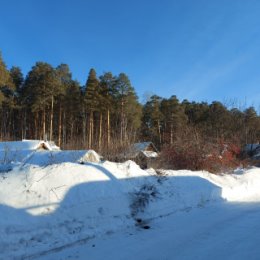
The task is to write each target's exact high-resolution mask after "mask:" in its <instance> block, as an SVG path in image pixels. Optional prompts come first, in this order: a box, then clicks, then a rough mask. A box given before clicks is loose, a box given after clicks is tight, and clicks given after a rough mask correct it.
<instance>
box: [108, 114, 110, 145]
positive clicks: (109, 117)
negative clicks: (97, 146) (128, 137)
mask: <svg viewBox="0 0 260 260" xmlns="http://www.w3.org/2000/svg"><path fill="white" fill-rule="evenodd" d="M109 147H110V111H109V109H108V110H107V148H109Z"/></svg>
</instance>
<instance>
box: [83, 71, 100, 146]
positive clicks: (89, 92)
mask: <svg viewBox="0 0 260 260" xmlns="http://www.w3.org/2000/svg"><path fill="white" fill-rule="evenodd" d="M98 86H99V81H98V79H97V76H96V71H95V70H94V69H93V68H92V69H90V71H89V75H88V79H87V82H86V91H85V105H86V112H87V113H88V115H89V117H88V119H89V120H88V147H89V148H92V147H93V141H94V112H95V111H98V110H99V107H98V106H99V93H98Z"/></svg>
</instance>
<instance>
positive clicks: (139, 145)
mask: <svg viewBox="0 0 260 260" xmlns="http://www.w3.org/2000/svg"><path fill="white" fill-rule="evenodd" d="M149 147H152V148H153V150H154V151H155V152H157V149H156V148H155V146H154V144H153V143H152V142H142V143H135V144H133V149H134V150H135V151H145V150H146V149H148V148H149Z"/></svg>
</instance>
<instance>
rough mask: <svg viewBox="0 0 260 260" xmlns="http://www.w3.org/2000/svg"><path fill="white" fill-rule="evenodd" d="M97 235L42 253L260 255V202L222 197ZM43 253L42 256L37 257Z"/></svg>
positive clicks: (163, 257)
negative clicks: (140, 224) (219, 200)
mask: <svg viewBox="0 0 260 260" xmlns="http://www.w3.org/2000/svg"><path fill="white" fill-rule="evenodd" d="M149 225H150V227H151V228H150V229H147V230H145V229H142V228H136V227H135V228H132V229H127V230H125V231H121V232H120V233H114V234H107V235H106V236H105V237H97V238H94V239H92V240H90V241H88V242H86V243H85V244H83V245H78V246H75V247H70V248H68V249H65V250H62V251H60V252H57V253H55V254H53V253H52V254H48V255H45V256H42V257H41V258H39V259H49V260H51V259H57V260H58V259H73V260H74V259H82V260H83V259H84V260H86V259H89V260H97V259H100V260H101V259H102V260H103V259H111V260H118V259H120V260H121V259H122V260H132V259H136V260H139V259H140V260H148V259H149V260H159V259H160V260H172V259H196V260H198V259H207V260H208V259H210V260H213V259H236V260H239V259H247V260H249V259H250V260H251V259H260V246H259V241H260V204H259V203H258V204H230V203H218V204H217V205H216V204H214V205H211V206H207V207H203V208H196V209H192V210H191V211H188V210H187V212H185V211H183V212H179V213H176V214H173V215H170V216H167V217H163V218H159V219H156V220H153V221H152V222H150V223H149ZM37 259H38V258H37Z"/></svg>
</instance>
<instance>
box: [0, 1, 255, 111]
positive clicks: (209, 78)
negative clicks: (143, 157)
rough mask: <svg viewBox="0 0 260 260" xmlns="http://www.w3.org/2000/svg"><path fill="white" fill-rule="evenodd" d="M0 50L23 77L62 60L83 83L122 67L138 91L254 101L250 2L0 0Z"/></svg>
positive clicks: (252, 8) (198, 98)
mask: <svg viewBox="0 0 260 260" xmlns="http://www.w3.org/2000/svg"><path fill="white" fill-rule="evenodd" d="M0 3H1V22H0V37H1V44H0V50H1V51H2V55H3V58H4V61H5V62H6V64H7V66H8V68H10V67H11V66H12V65H16V66H19V67H21V68H22V70H23V72H24V74H26V73H27V72H28V71H29V70H30V68H31V67H32V66H33V65H34V64H35V62H36V61H46V62H49V63H50V64H52V65H53V66H57V65H59V64H60V63H67V64H68V65H69V66H70V69H71V71H72V73H73V77H74V78H75V79H77V80H79V81H80V83H81V84H84V83H85V81H86V78H87V75H88V72H89V69H90V68H91V67H93V68H95V69H96V71H97V73H98V75H100V74H102V73H103V72H107V71H111V72H112V73H113V74H118V73H120V72H125V73H126V74H127V75H128V76H129V78H130V80H131V82H132V84H133V86H134V87H135V89H136V91H137V93H138V95H139V97H140V101H142V99H143V97H144V94H145V93H146V94H150V93H155V94H157V95H160V96H162V97H170V96H171V95H177V97H179V99H180V100H183V99H188V100H195V101H207V102H211V101H213V100H219V101H222V102H226V103H230V102H231V101H232V102H234V103H236V105H240V106H244V105H247V106H249V105H252V104H253V105H254V106H256V107H257V108H258V106H259V100H260V1H258V0H214V1H213V0H178V1H177V0H161V1H159V0H150V1H148V0H139V1H137V0H131V1H129V0H109V1H108V0H107V1H106V0H103V1H102V0H96V1H88V0H85V1H84V0H44V1H43V0H37V1H35V0H23V1H20V0H0Z"/></svg>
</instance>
